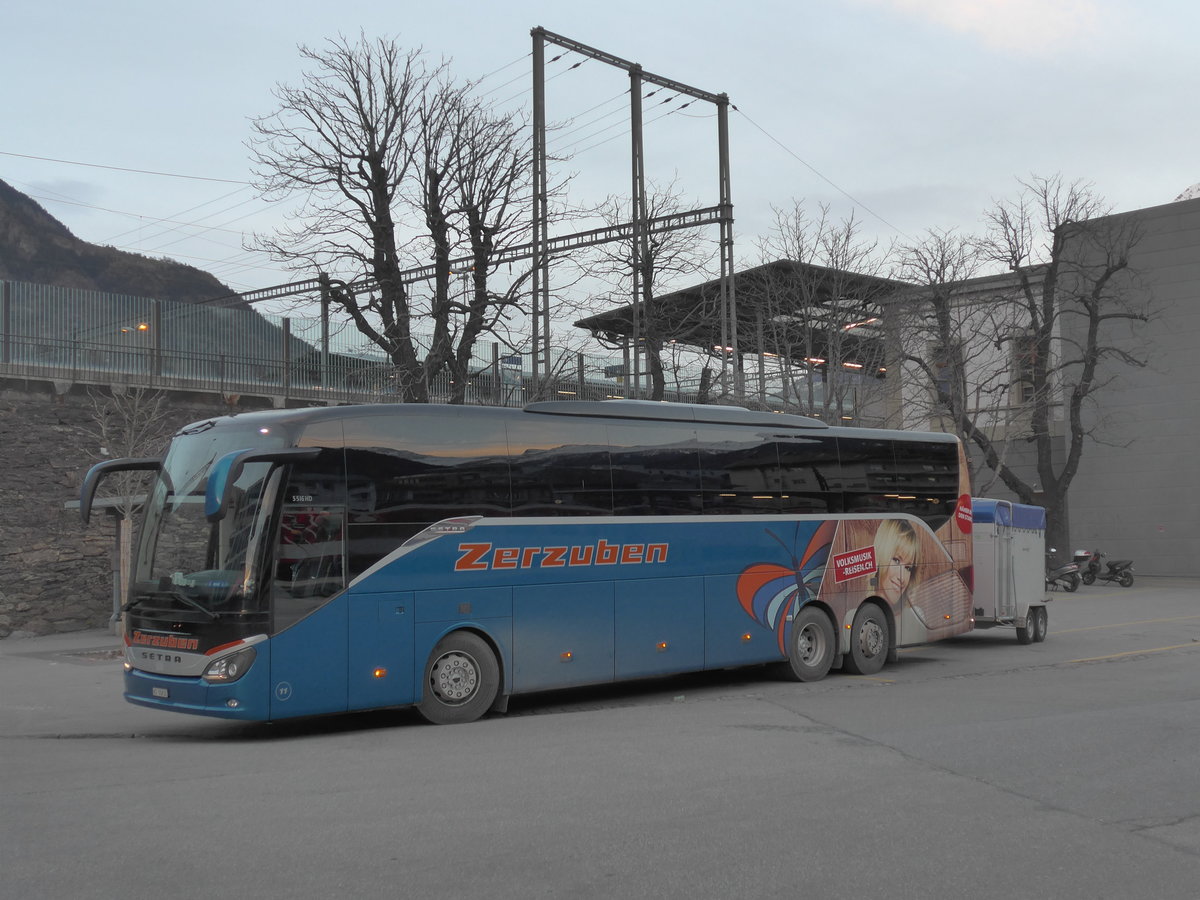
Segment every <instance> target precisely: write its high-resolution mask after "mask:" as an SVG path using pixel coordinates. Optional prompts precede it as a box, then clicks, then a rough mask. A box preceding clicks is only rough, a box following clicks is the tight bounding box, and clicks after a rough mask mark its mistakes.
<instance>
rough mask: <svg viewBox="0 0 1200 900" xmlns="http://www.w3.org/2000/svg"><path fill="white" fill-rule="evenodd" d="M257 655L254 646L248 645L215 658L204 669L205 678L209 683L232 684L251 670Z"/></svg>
mask: <svg viewBox="0 0 1200 900" xmlns="http://www.w3.org/2000/svg"><path fill="white" fill-rule="evenodd" d="M255 656H256V654H255V652H254V648H253V647H246V648H245V649H243V650H239V651H238V652H237V653H230V654H229V655H228V656H222V657H221V658H220V659H216V660H213V661H212V662H211V663H210V664H209V666H208V668H207V669H205V670H204V676H203V677H204V680H205V681H207V682H208V683H209V684H230V683H231V682H234V681H237V680H238V679H239V678H241V677H242V676H243V675H245V674H246V672H247V671H249V669H250V665H251V664H252V663H253V662H254V657H255Z"/></svg>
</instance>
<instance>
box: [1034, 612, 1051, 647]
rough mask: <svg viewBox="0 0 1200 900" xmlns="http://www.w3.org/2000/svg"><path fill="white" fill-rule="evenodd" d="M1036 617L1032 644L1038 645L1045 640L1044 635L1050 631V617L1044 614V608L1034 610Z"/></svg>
mask: <svg viewBox="0 0 1200 900" xmlns="http://www.w3.org/2000/svg"><path fill="white" fill-rule="evenodd" d="M1034 613H1035V614H1036V616H1037V619H1036V621H1034V623H1033V642H1034V643H1035V644H1040V643H1041V642H1042V641H1044V640H1045V639H1046V633H1047V632H1048V631H1049V630H1050V617H1049V616H1048V615H1047V614H1046V607H1044V606H1039V607H1038V608H1037V609H1035V610H1034Z"/></svg>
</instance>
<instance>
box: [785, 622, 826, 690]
mask: <svg viewBox="0 0 1200 900" xmlns="http://www.w3.org/2000/svg"><path fill="white" fill-rule="evenodd" d="M836 652H837V650H836V646H835V644H834V633H833V622H831V621H830V620H829V616H827V615H825V613H824V612H823V611H822V610H820V609H817V608H816V607H815V606H804V607H802V608H801V609H800V612H799V613H797V614H796V618H795V621H793V622H792V646H791V652H790V653H788V659H787V662H786V663H781V664H780V667H779V671H780V673H781V674H782V675H783V676H784V677H786V678H790V679H791V680H793V681H820V680H821V679H822V678H824V677H825V676H826V675H827V674H828V673H829V668H830V666H832V665H833V657H834V656H835V655H836Z"/></svg>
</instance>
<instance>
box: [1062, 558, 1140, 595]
mask: <svg viewBox="0 0 1200 900" xmlns="http://www.w3.org/2000/svg"><path fill="white" fill-rule="evenodd" d="M1105 555H1106V554H1104V553H1101V552H1100V551H1099V550H1091V551H1088V550H1076V551H1075V562H1076V563H1078V564H1079V566H1080V568H1081V569H1082V570H1083V571H1082V572H1081V574H1080V576H1079V577H1080V578H1082V579H1083V583H1084V584H1095V583H1096V582H1097V581H1115V582H1116V583H1117V584H1119V585H1120V586H1121V587H1133V560H1132V559H1110V560H1109V561H1108V562H1107V563H1105V566H1106V567H1107V568H1106V570H1105V571H1103V572H1101V571H1100V560H1101V559H1102V558H1104V557H1105Z"/></svg>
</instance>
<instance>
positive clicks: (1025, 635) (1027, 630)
mask: <svg viewBox="0 0 1200 900" xmlns="http://www.w3.org/2000/svg"><path fill="white" fill-rule="evenodd" d="M1036 635H1037V609H1036V608H1035V607H1032V606H1031V607H1030V608H1029V610H1028V612H1026V613H1025V624H1024V625H1022V626H1020V627H1019V628H1017V640H1018V641H1019V642H1020V643H1022V644H1032V643H1033V642H1034V640H1035V638H1036Z"/></svg>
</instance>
